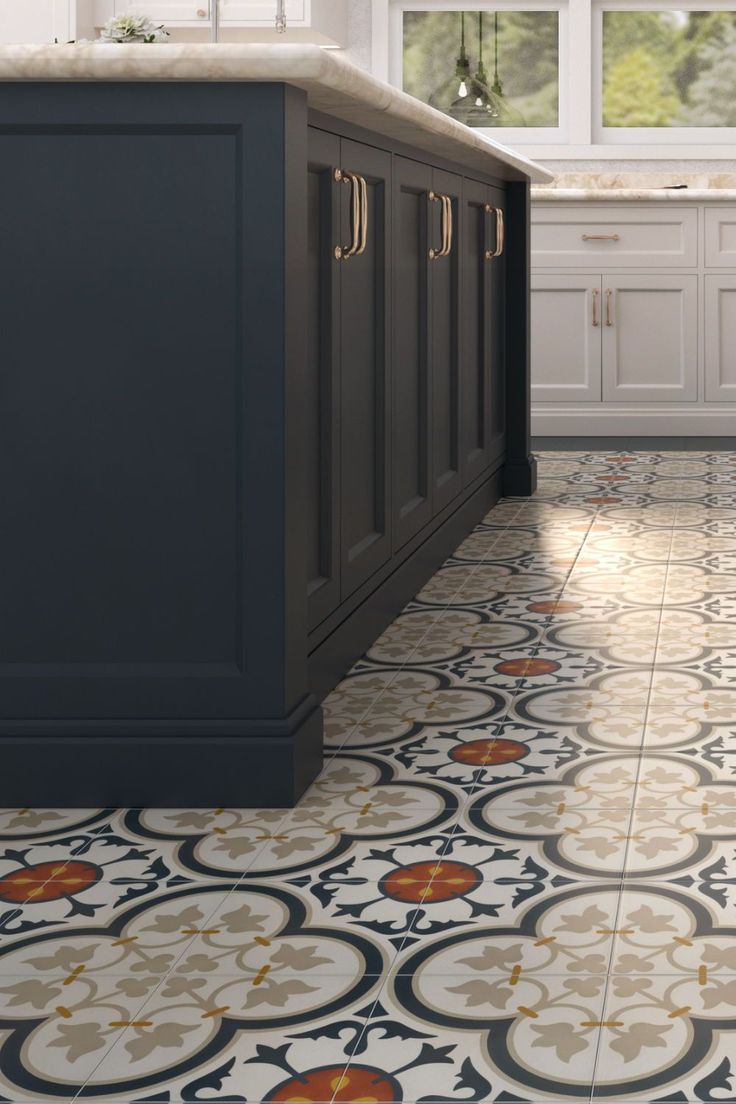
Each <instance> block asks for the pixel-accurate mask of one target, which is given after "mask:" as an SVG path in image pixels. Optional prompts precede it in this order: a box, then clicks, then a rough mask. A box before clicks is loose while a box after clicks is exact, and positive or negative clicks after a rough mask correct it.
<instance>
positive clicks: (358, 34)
mask: <svg viewBox="0 0 736 1104" xmlns="http://www.w3.org/2000/svg"><path fill="white" fill-rule="evenodd" d="M338 2H345V3H347V5H348V52H349V53H350V57H351V59H352V60H353V61H354V62H355V63H356V65H360V66H362V67H363V69H370V67H371V0H338Z"/></svg>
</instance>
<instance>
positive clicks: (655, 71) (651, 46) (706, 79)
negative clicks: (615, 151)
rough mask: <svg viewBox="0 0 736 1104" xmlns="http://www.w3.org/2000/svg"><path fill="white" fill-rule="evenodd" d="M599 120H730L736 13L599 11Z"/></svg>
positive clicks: (675, 123)
mask: <svg viewBox="0 0 736 1104" xmlns="http://www.w3.org/2000/svg"><path fill="white" fill-rule="evenodd" d="M602 48H603V101H602V102H603V110H602V114H603V118H602V124H603V127H604V128H605V127H736V12H726V11H646V10H644V9H639V10H630V11H607V10H605V9H604V10H603V11H602Z"/></svg>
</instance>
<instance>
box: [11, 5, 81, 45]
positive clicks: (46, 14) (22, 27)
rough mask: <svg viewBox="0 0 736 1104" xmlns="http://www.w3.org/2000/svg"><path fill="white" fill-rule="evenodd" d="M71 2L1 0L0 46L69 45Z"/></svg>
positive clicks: (70, 35)
mask: <svg viewBox="0 0 736 1104" xmlns="http://www.w3.org/2000/svg"><path fill="white" fill-rule="evenodd" d="M71 6H72V0H0V43H2V44H9V45H14V44H26V43H32V42H42V43H50V42H53V41H54V40H55V39H56V40H57V41H59V42H68V40H69V39H70V38H71V37H72V30H73V28H72V23H71V18H70V16H71Z"/></svg>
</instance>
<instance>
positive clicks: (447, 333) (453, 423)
mask: <svg viewBox="0 0 736 1104" xmlns="http://www.w3.org/2000/svg"><path fill="white" fill-rule="evenodd" d="M462 183H463V182H462V177H460V176H456V175H455V174H454V173H447V172H442V171H440V170H439V169H435V170H434V173H433V190H434V193H435V195H436V196H440V195H444V196H448V197H449V199H450V203H451V211H452V242H451V245H450V246H449V253H448V254H447V256H437V255H435V259H434V260H433V261H432V262H431V264H430V272H429V279H430V315H431V331H430V333H431V337H430V365H431V375H432V512H433V514H437V513H439V512H440V510H443V509H444V508H445V506H447V505H448V503H450V502H451V501H452V500H453V498H455V496H456V495H458V494H459V493H460V491H461V490H462V483H461V479H460V317H459V314H460V250H461V245H462V228H461V226H460V221H461V220H460V214H461V204H462ZM441 227H442V203H441V202H440V201H439V200H437V201H435V202H433V203H432V204H431V237H432V248H433V249H434V250H435V253H436V251H437V250H439V249H440V248H441V246H442V234H441Z"/></svg>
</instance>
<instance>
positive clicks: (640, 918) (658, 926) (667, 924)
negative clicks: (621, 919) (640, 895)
mask: <svg viewBox="0 0 736 1104" xmlns="http://www.w3.org/2000/svg"><path fill="white" fill-rule="evenodd" d="M626 919H627V921H628V922H629V923H632V924H636V926H637V928H638V929H639V931H641V932H651V933H654V934H659V932H668V931H677V925H676V924H673V923H672V921H673V920H674V916H673V915H672V913H670V914H669V915H665V914H664V913H661V912H655V911H654V909H653V908H652V907H651V905H640V906H639V908H638V909H634V911H633V912H629V913H627V914H626Z"/></svg>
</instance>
